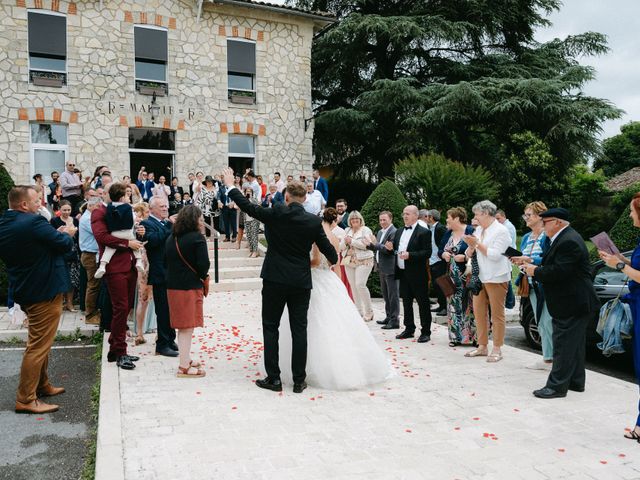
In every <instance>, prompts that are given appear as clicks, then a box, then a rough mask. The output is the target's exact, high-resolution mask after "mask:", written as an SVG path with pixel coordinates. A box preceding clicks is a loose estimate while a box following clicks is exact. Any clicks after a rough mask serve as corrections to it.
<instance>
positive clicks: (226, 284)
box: [209, 278, 262, 292]
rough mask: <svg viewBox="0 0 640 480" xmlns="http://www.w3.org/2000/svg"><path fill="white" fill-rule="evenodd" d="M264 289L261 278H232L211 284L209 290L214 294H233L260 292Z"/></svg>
mask: <svg viewBox="0 0 640 480" xmlns="http://www.w3.org/2000/svg"><path fill="white" fill-rule="evenodd" d="M261 288H262V279H261V278H232V279H228V280H222V281H220V282H219V283H210V286H209V289H210V290H211V291H212V292H231V291H240V290H260V289H261Z"/></svg>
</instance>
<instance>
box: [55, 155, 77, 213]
mask: <svg viewBox="0 0 640 480" xmlns="http://www.w3.org/2000/svg"><path fill="white" fill-rule="evenodd" d="M66 165H67V168H66V169H65V171H64V172H62V174H61V175H60V189H61V191H62V198H63V199H64V200H68V201H69V202H70V203H71V215H72V216H74V217H75V216H76V215H77V214H78V207H79V206H80V203H81V202H82V180H80V177H78V174H77V173H75V171H74V170H75V168H76V162H74V161H73V160H67V164H66Z"/></svg>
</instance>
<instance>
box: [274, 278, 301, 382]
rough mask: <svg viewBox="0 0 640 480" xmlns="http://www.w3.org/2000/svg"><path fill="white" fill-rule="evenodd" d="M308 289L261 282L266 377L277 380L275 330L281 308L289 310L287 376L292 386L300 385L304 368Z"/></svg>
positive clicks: (278, 324) (276, 339)
mask: <svg viewBox="0 0 640 480" xmlns="http://www.w3.org/2000/svg"><path fill="white" fill-rule="evenodd" d="M310 296H311V290H309V289H308V288H299V287H291V286H289V285H283V284H281V283H275V282H270V281H268V280H264V281H263V283H262V330H263V335H264V365H265V369H266V370H267V375H268V376H269V377H270V378H280V366H279V365H278V358H279V355H278V327H279V326H280V319H281V318H282V313H283V311H284V308H285V306H288V309H289V325H290V326H291V337H292V351H291V373H292V375H293V381H294V383H302V382H304V379H305V377H306V376H307V375H306V372H305V369H306V366H307V311H308V310H309V298H310Z"/></svg>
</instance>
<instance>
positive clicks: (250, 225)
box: [244, 188, 260, 258]
mask: <svg viewBox="0 0 640 480" xmlns="http://www.w3.org/2000/svg"><path fill="white" fill-rule="evenodd" d="M244 195H245V197H247V199H248V200H249V201H250V202H251V203H253V204H256V205H258V204H259V201H258V199H257V198H256V197H255V196H254V195H253V188H245V189H244ZM244 228H245V231H246V232H247V241H248V242H249V251H250V253H249V257H251V258H255V257H258V256H259V255H260V251H259V250H258V234H259V233H260V221H259V220H257V219H255V218H253V217H250V216H249V215H247V214H246V213H245V214H244Z"/></svg>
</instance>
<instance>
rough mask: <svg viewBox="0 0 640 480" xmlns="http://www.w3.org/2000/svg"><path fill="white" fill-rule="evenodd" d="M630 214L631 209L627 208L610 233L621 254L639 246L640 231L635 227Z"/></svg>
mask: <svg viewBox="0 0 640 480" xmlns="http://www.w3.org/2000/svg"><path fill="white" fill-rule="evenodd" d="M630 213H631V212H630V210H629V207H627V208H625V210H624V212H622V215H620V218H618V221H617V222H616V223H615V225H614V226H613V228H612V229H611V231H610V232H609V236H610V237H611V240H613V243H615V244H616V247H618V248H619V249H620V251H621V252H626V251H627V250H633V249H634V248H635V247H636V245H637V244H638V237H639V236H640V229H638V228H636V227H634V226H633V221H632V220H631V217H630V216H629V214H630Z"/></svg>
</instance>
